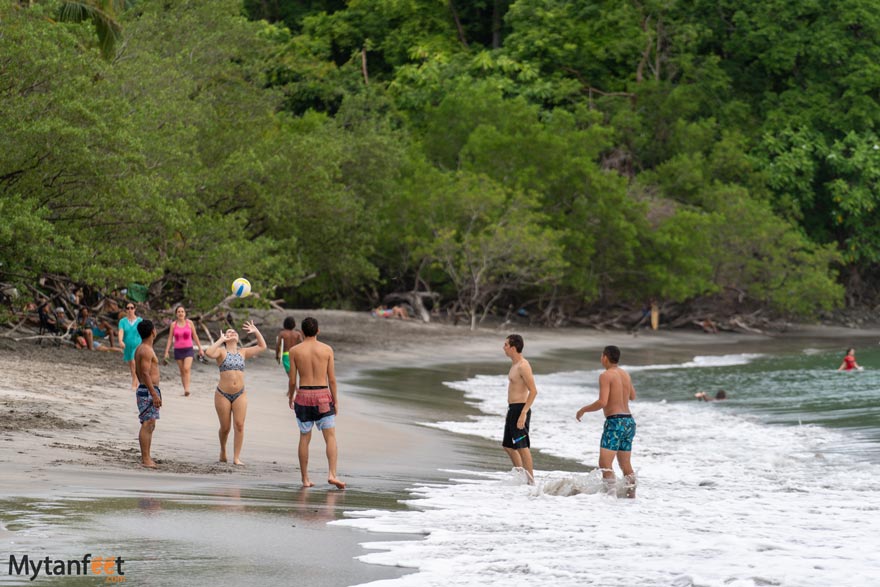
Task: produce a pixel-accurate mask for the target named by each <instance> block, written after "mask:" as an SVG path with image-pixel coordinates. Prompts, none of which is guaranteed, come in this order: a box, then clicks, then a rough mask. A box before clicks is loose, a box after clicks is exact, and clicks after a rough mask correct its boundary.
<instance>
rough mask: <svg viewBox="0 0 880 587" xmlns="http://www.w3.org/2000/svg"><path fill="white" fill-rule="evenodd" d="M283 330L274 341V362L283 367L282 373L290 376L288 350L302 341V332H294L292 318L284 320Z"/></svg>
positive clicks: (294, 322) (294, 325) (294, 321)
mask: <svg viewBox="0 0 880 587" xmlns="http://www.w3.org/2000/svg"><path fill="white" fill-rule="evenodd" d="M283 326H284V329H283V330H282V331H281V332H279V333H278V338H276V339H275V361H276V362H278V363H280V364H282V365H283V366H284V372H285V373H287V375H288V376H289V375H290V349H292V348H293V347H295V346H296V345H298V344H299V343H301V342H302V341H303V335H302V332H300V331H299V330H296V320H294V319H293V317H292V316H288V317H287V318H285V319H284V324H283Z"/></svg>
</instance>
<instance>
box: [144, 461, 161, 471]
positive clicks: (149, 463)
mask: <svg viewBox="0 0 880 587" xmlns="http://www.w3.org/2000/svg"><path fill="white" fill-rule="evenodd" d="M141 467H145V468H147V469H158V468H159V465H157V464H156V461H154V460H153V459H150V460H149V461H141Z"/></svg>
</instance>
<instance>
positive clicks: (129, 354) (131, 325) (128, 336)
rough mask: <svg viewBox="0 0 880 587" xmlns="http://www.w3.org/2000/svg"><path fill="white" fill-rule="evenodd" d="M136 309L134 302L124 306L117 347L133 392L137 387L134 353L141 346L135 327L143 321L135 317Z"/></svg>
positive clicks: (139, 336)
mask: <svg viewBox="0 0 880 587" xmlns="http://www.w3.org/2000/svg"><path fill="white" fill-rule="evenodd" d="M136 312H137V307H136V306H135V305H134V302H128V303H127V304H125V316H123V317H122V320H120V321H119V346H120V347H122V360H123V361H125V362H126V363H128V366H129V368H130V369H131V389H132V391H134V390H135V389H137V386H138V379H137V373H135V370H134V352H135V351H136V350H137V348H138V345H139V344H141V335H140V334H138V330H137V325H138V323H139V322H140V321H141V320H143V318H141V317H140V316H136V315H135V313H136Z"/></svg>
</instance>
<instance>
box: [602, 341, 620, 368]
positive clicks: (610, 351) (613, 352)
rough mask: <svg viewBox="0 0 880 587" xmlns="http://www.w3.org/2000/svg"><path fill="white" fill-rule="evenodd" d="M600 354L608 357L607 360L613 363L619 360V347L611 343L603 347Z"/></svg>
mask: <svg viewBox="0 0 880 587" xmlns="http://www.w3.org/2000/svg"><path fill="white" fill-rule="evenodd" d="M602 354H603V355H605V356H606V357H608V360H609V361H611V362H612V363H614V364H615V365H616V364H617V363H619V362H620V349H619V348H617V347H616V346H614V345H613V344H610V345H608V346H607V347H605V350H603V351H602Z"/></svg>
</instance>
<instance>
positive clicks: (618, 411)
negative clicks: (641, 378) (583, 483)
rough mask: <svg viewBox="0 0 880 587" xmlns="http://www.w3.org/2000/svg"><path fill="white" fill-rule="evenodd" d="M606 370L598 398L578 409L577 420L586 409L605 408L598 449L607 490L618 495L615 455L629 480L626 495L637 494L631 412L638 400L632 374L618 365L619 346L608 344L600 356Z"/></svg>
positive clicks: (633, 495) (634, 422) (600, 380)
mask: <svg viewBox="0 0 880 587" xmlns="http://www.w3.org/2000/svg"><path fill="white" fill-rule="evenodd" d="M600 360H601V361H602V366H603V367H605V371H604V372H603V373H602V374H601V375H599V398H598V399H597V400H596V401H594V402H593V403H591V404H588V405H586V406H584V407H582V408H581V409H579V410H578V411H577V415H576V416H575V417H576V418H577V420H578V422H580V421H581V417H583V415H584V414H585V413H587V412H595V411H597V410H602V411H603V412H604V413H605V427H604V429H603V431H602V440H601V443H600V448H599V469H600V470H601V471H602V478H603V481H604V482H605V491H606V492H607V493H609V494H616V483H615V477H614V469H612V468H611V467H612V465H613V464H614V458H615V457H617V464H618V465H620V469H621V470H622V471H623V475H624V479H625V480H626V496H627V497H635V496H636V474H635V472H634V471H633V468H632V463H631V462H630V459H631V457H632V442H633V438H635V435H636V421H635V420H634V419H633V417H632V414H631V413H630V411H629V402H630V400H634V399H636V389H635V388H634V387H633V384H632V380H631V379H630V377H629V373H627V372H626V371H624V370H623V369H621V368H620V367H618V366H617V364H618V362H619V361H620V349H619V348H617V347H616V346H610V345H609V346H607V347H605V349H604V350H603V351H602V356H601V357H600Z"/></svg>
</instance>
